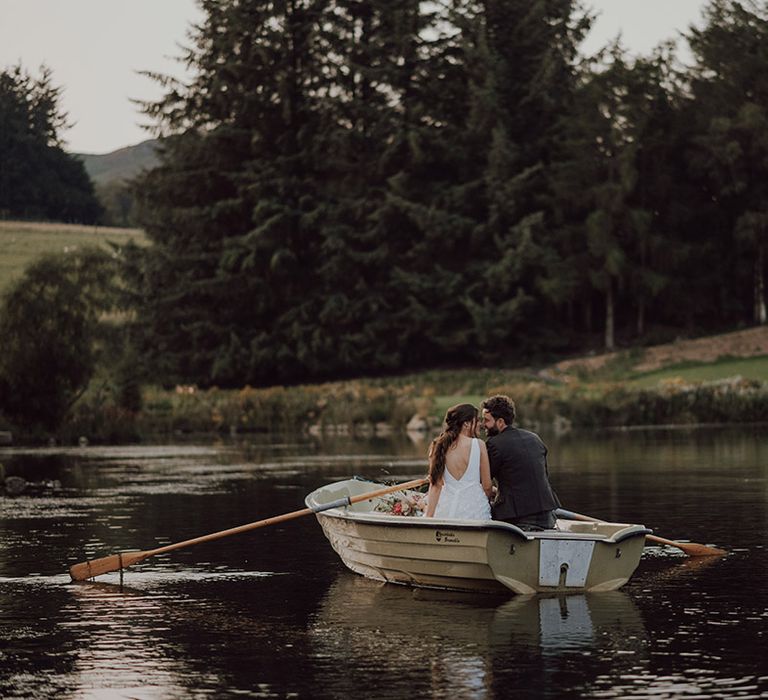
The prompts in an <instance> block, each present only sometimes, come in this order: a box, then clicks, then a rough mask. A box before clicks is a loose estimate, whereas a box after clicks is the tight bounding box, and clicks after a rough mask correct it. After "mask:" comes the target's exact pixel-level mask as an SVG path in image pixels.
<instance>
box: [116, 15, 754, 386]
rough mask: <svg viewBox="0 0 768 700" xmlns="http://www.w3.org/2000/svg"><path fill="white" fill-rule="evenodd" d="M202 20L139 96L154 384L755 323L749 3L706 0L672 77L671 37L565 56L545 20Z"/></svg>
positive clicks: (492, 357) (504, 353)
mask: <svg viewBox="0 0 768 700" xmlns="http://www.w3.org/2000/svg"><path fill="white" fill-rule="evenodd" d="M202 9H203V11H204V19H203V21H202V22H201V23H200V24H199V26H197V27H196V28H195V29H194V30H193V32H192V35H191V37H190V39H191V45H190V47H189V49H187V50H186V53H185V55H184V56H183V57H182V58H183V60H184V61H185V62H186V63H187V64H188V65H189V66H190V67H191V68H192V71H193V77H192V79H191V80H190V81H189V83H187V84H183V85H182V84H179V83H177V82H175V81H173V80H171V79H167V78H163V77H162V76H154V77H156V78H158V80H159V81H160V83H161V85H162V86H163V87H164V88H165V95H164V97H163V98H161V99H160V100H158V101H157V102H155V103H149V104H146V105H145V112H146V114H147V115H148V116H149V117H150V118H152V119H154V120H155V122H156V125H157V130H158V134H162V135H163V137H162V138H160V139H159V142H158V151H157V153H158V158H159V165H158V167H157V168H155V169H153V170H152V171H150V172H149V173H146V174H145V175H144V176H143V177H142V178H141V180H140V183H139V186H138V190H137V194H136V200H135V205H136V209H135V211H138V217H139V220H140V222H141V224H142V225H143V226H144V227H145V228H146V231H147V235H148V236H149V238H150V240H151V241H152V244H153V245H152V246H151V247H150V248H149V249H147V250H146V251H143V252H138V253H137V254H136V255H135V256H133V257H132V261H131V265H132V273H135V274H132V279H133V281H134V283H135V286H134V292H135V300H136V303H137V305H138V306H137V309H138V314H139V324H140V330H141V344H140V350H141V353H140V354H141V356H142V357H143V358H146V360H147V364H148V365H149V366H151V367H152V369H153V379H154V381H156V382H158V383H163V384H174V383H179V384H186V383H194V384H196V385H199V386H201V387H210V386H214V385H215V386H222V387H240V386H243V385H245V384H250V385H258V386H265V385H270V384H288V383H291V384H292V383H299V382H306V381H310V380H312V381H322V380H326V379H334V378H345V377H354V376H360V375H361V374H366V375H370V374H392V373H395V372H401V371H403V370H415V369H419V368H425V367H450V366H466V365H468V364H477V363H479V362H484V363H489V362H497V363H504V364H508V363H512V362H516V363H520V362H522V361H527V360H530V359H531V358H540V357H541V355H542V354H544V353H550V354H551V353H574V352H579V351H583V350H584V349H585V348H589V347H594V346H596V345H599V344H602V345H604V346H607V347H608V348H612V347H614V346H620V345H622V344H630V343H631V344H643V343H644V342H646V341H647V340H648V339H650V338H651V337H652V334H653V333H655V332H658V329H660V328H661V329H672V328H674V329H676V331H677V334H678V335H680V334H693V333H702V332H706V331H708V332H717V331H720V330H723V329H725V328H733V327H735V326H738V325H740V324H744V323H746V322H753V321H754V322H757V323H762V322H764V320H765V319H766V311H765V283H764V279H765V272H766V270H765V266H766V255H765V248H766V246H765V236H766V231H768V225H767V224H766V222H768V205H766V201H768V192H767V191H766V190H765V188H766V184H765V183H766V182H768V177H766V173H765V172H764V170H765V162H766V143H765V138H766V137H765V133H766V132H768V130H766V129H765V126H766V125H767V124H768V121H767V120H766V115H765V109H764V106H763V105H764V103H765V99H764V98H765V95H766V94H768V91H767V89H766V79H765V76H766V75H768V65H767V63H768V62H767V61H766V58H768V54H767V53H766V50H765V46H767V45H768V42H766V41H765V40H764V39H765V38H766V37H765V36H763V35H764V34H765V33H766V30H765V27H766V14H765V11H764V8H762V6H760V5H758V4H753V3H749V4H743V3H737V2H733V1H731V0H714V1H713V2H712V4H711V8H710V11H709V13H708V15H707V24H706V26H704V27H703V28H702V29H701V30H696V31H695V32H692V45H693V48H694V54H695V58H696V65H695V66H693V67H692V68H691V69H690V70H683V69H682V68H681V66H680V64H679V63H678V62H677V59H676V57H675V49H674V45H673V44H671V43H670V44H664V45H661V46H660V47H658V48H657V49H656V50H655V51H653V52H652V53H651V55H650V56H647V57H630V56H628V54H627V52H626V51H625V50H624V49H623V48H622V47H621V45H620V44H619V43H618V42H617V43H614V44H611V45H610V46H608V47H606V48H605V49H604V50H602V51H600V52H598V54H597V55H595V56H593V57H589V58H586V59H582V58H581V57H579V55H578V46H579V43H580V41H581V39H582V38H583V37H584V34H585V33H586V32H587V31H588V29H589V27H590V24H591V17H590V16H588V15H585V14H584V10H583V8H582V6H581V4H580V3H577V2H574V1H571V0H557V1H553V2H533V3H531V2H530V1H529V0H507V1H505V2H497V1H493V2H484V3H473V2H464V1H456V2H448V3H442V4H439V3H438V4H435V3H422V2H418V1H417V0H403V1H402V2H391V1H390V0H371V1H370V2H365V3H360V2H354V3H352V2H341V1H337V0H332V1H331V2H323V3H316V2H314V1H312V0H297V1H296V2H292V3H269V2H265V1H263V0H243V1H242V2H238V3H226V2H221V1H220V0H206V1H204V2H203V3H202ZM736 45H737V46H744V47H746V48H747V49H748V50H746V51H732V50H731V48H732V46H736ZM115 196H116V199H115V202H116V204H115V207H114V208H113V209H114V211H113V215H114V216H116V217H117V216H118V215H119V216H122V215H125V216H127V215H128V214H125V213H124V214H119V211H120V206H121V205H120V204H119V201H118V200H119V194H118V193H115ZM126 206H127V204H126ZM126 211H127V209H126ZM133 211H134V210H131V214H130V215H131V216H133ZM115 220H118V219H115ZM747 279H749V280H751V281H750V282H749V283H746V282H745V281H744V280H747Z"/></svg>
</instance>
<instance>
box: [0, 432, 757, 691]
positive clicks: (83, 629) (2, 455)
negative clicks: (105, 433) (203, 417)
mask: <svg viewBox="0 0 768 700" xmlns="http://www.w3.org/2000/svg"><path fill="white" fill-rule="evenodd" d="M547 441H548V443H549V446H550V451H551V454H552V456H553V463H552V473H553V480H554V481H555V483H556V487H557V489H558V492H559V495H560V497H561V499H562V500H563V502H564V503H567V504H568V505H567V507H570V508H572V509H573V510H577V511H579V512H583V513H589V514H593V515H598V516H606V517H619V516H620V518H621V519H622V520H623V521H637V522H643V523H644V524H646V525H647V526H649V527H653V528H654V529H655V531H656V534H658V535H660V536H663V537H668V538H670V539H676V538H678V537H680V538H687V539H690V540H693V541H699V542H705V543H708V542H713V543H714V544H716V545H719V546H724V547H725V548H727V549H728V550H729V552H730V553H729V554H728V555H727V556H725V557H719V558H706V559H688V558H685V557H683V556H682V555H681V554H680V553H679V552H677V551H675V550H668V549H663V548H653V547H651V548H647V549H646V552H645V555H644V557H643V560H642V561H641V563H640V567H639V568H638V571H637V572H636V574H635V576H634V577H633V579H632V580H631V581H630V582H629V584H628V585H627V586H626V587H625V588H623V589H622V590H621V591H618V592H614V593H610V594H592V595H586V596H583V595H582V596H579V595H576V596H571V597H568V598H565V599H560V598H548V597H545V596H542V597H539V598H508V597H504V598H488V597H486V596H483V597H476V596H474V597H473V596H468V595H466V594H456V593H444V592H443V593H441V592H438V591H423V590H422V591H418V590H417V591H414V590H411V589H407V588H401V587H397V586H391V585H387V586H382V585H381V584H378V583H375V582H372V581H368V580H366V579H363V578H361V577H357V576H355V575H354V574H351V573H349V572H348V571H346V570H345V569H344V568H343V565H342V564H341V563H340V562H339V560H338V557H337V556H336V554H335V553H334V552H333V550H332V549H331V548H330V547H329V546H328V544H327V541H326V540H325V538H324V537H323V534H322V531H321V530H320V528H319V527H318V524H317V522H316V521H315V520H314V519H313V518H311V517H308V518H302V519H297V520H296V521H292V522H291V524H289V525H286V526H285V527H282V526H280V527H274V528H265V529H262V530H257V531H254V532H252V533H249V534H247V535H243V536H238V537H233V538H227V539H226V540H221V541H219V542H217V543H212V544H209V545H201V546H200V547H194V548H189V549H185V550H180V551H178V552H175V553H173V554H172V555H169V556H167V557H165V556H161V557H155V558H152V559H151V560H148V561H147V562H146V563H145V564H143V565H141V566H138V567H132V568H131V569H129V570H128V571H127V572H126V576H125V583H126V586H127V587H126V588H123V589H122V590H121V589H120V587H119V585H117V584H118V583H119V577H118V576H117V575H115V576H113V577H109V576H108V577H104V580H105V581H110V582H112V584H114V585H106V586H105V585H103V584H99V585H96V586H93V585H91V584H89V585H86V586H77V585H71V584H70V583H69V577H68V576H67V575H66V574H65V573H64V572H66V569H67V567H68V566H69V565H70V564H72V563H75V562H78V561H83V560H84V559H86V558H90V557H92V556H102V555H104V554H107V553H111V552H114V551H117V550H120V549H132V548H133V549H135V548H141V549H148V548H151V547H152V546H156V545H159V544H165V543H168V542H175V541H181V540H184V539H188V538H189V537H193V536H197V535H201V534H204V533H206V532H213V531H217V530H222V529H226V528H228V527H232V526H234V525H239V524H242V523H246V522H251V521H254V520H257V519H260V518H262V517H267V516H270V515H275V514H278V513H282V512H288V511H293V510H296V509H297V508H301V507H302V506H303V498H304V495H305V494H306V493H308V492H310V491H312V490H313V489H315V488H317V487H319V486H321V485H323V484H326V483H328V482H329V481H331V480H333V479H341V478H348V477H349V476H351V475H353V474H360V475H362V476H365V477H370V478H395V477H397V476H402V477H403V478H412V477H413V476H415V475H417V474H419V473H422V471H421V470H422V469H423V467H424V453H425V449H423V448H422V447H421V446H417V445H413V444H411V443H409V442H408V440H407V438H404V440H403V441H401V442H400V443H398V442H397V441H388V440H378V441H373V440H372V441H368V442H359V441H355V440H352V439H346V438H344V439H340V438H335V439H333V440H321V441H314V440H303V439H299V440H296V441H294V440H292V439H291V440H289V439H275V438H268V437H267V438H264V439H263V440H254V441H252V442H246V441H243V442H233V441H229V440H222V441H220V442H216V443H214V444H202V445H195V444H184V445H172V446H168V445H163V446H153V445H147V446H137V447H117V448H101V447H88V448H85V449H81V448H74V449H64V450H62V449H60V448H55V449H47V448H46V449H44V450H14V449H8V448H0V461H2V462H3V463H4V464H5V465H6V467H7V473H8V474H17V475H19V476H22V477H25V478H26V479H27V480H29V481H36V482H40V481H47V480H59V481H60V482H61V490H60V491H56V492H49V491H39V492H34V493H29V494H27V493H24V494H22V495H21V496H19V497H17V498H13V499H12V498H3V497H0V543H2V546H1V547H0V696H1V697H3V698H5V697H8V698H17V697H18V698H25V699H26V698H36V697H63V698H83V697H94V698H104V697H124V696H135V697H141V698H153V697H162V698H186V697H201V696H204V695H211V696H213V697H228V696H233V695H236V694H238V695H239V694H244V695H247V696H266V697H287V696H292V695H295V696H299V697H332V698H337V697H346V696H351V695H352V694H355V695H357V694H361V693H362V694H364V695H365V696H366V697H387V698H388V697H390V696H392V695H405V696H418V697H422V696H423V697H436V698H441V697H446V698H447V697H451V698H454V697H479V698H482V697H500V698H501V697H511V696H520V697H531V696H538V697H552V698H560V697H602V698H625V697H648V696H653V697H654V698H675V697H680V696H681V695H686V694H688V695H699V696H707V697H736V696H747V695H750V694H751V695H753V696H760V695H761V694H762V695H765V693H766V692H768V676H766V675H765V674H764V673H763V672H762V670H761V669H763V668H764V663H765V662H764V659H763V656H764V649H763V645H762V642H763V640H764V637H765V629H766V622H767V621H768V612H766V611H768V597H767V596H768V593H767V590H768V589H766V587H765V586H763V585H762V582H763V581H764V580H765V579H766V577H768V550H767V549H766V545H765V542H766V538H767V537H768V529H767V528H768V507H766V504H768V499H767V498H766V495H767V494H768V491H767V490H766V489H767V488H768V486H767V485H768V435H767V434H766V433H765V431H763V432H759V431H751V430H746V431H742V432H736V431H716V430H704V431H699V432H693V431H667V432H664V431H660V432H646V433H642V434H637V433H626V434H608V433H601V434H596V435H592V436H584V435H576V434H571V435H568V436H565V437H563V438H559V439H548V440H547ZM34 574H37V575H34ZM47 574H51V575H47ZM53 574H55V575H53Z"/></svg>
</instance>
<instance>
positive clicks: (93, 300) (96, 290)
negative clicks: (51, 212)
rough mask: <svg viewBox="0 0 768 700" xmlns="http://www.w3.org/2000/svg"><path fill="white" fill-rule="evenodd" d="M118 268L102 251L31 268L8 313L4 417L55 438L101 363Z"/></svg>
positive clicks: (0, 324) (1, 374) (0, 396)
mask: <svg viewBox="0 0 768 700" xmlns="http://www.w3.org/2000/svg"><path fill="white" fill-rule="evenodd" d="M114 273H115V263H114V260H113V258H112V257H111V256H109V255H107V254H106V253H105V252H104V251H102V250H98V249H84V250H82V251H78V252H77V253H76V254H75V253H73V254H65V255H49V256H45V257H42V258H40V259H39V260H38V261H37V262H35V263H34V264H32V265H31V266H30V267H29V268H27V270H26V272H25V274H24V276H23V277H22V278H21V279H20V280H19V281H18V282H17V283H16V284H15V285H14V286H13V287H12V288H11V289H10V290H9V291H8V292H7V293H6V294H5V296H4V298H3V303H2V307H0V337H2V338H3V352H2V355H0V411H1V412H2V413H3V414H4V415H5V416H6V417H7V418H8V419H9V420H11V421H12V422H13V423H15V424H16V425H18V426H20V427H21V428H23V429H29V430H31V429H35V428H38V427H39V428H43V429H46V430H55V429H56V428H57V426H58V425H59V424H60V423H61V421H62V420H63V418H64V417H65V415H66V414H67V412H68V411H69V410H70V408H71V407H72V405H73V404H74V402H75V401H76V399H77V398H78V397H79V396H80V394H81V393H82V392H83V391H84V390H85V388H86V387H87V385H88V382H89V380H90V378H91V376H92V374H93V372H94V369H95V366H96V361H97V352H98V350H97V348H96V345H95V341H96V332H97V327H98V322H99V316H100V314H101V313H102V312H103V311H105V310H108V309H109V308H110V307H111V306H112V305H113V303H114V300H115V299H114V295H113V294H112V293H111V285H112V281H113V277H114Z"/></svg>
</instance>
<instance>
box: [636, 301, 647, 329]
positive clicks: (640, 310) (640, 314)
mask: <svg viewBox="0 0 768 700" xmlns="http://www.w3.org/2000/svg"><path fill="white" fill-rule="evenodd" d="M643 333H645V302H644V301H643V300H642V299H641V300H640V303H639V305H638V307H637V337H638V338H642V337H643Z"/></svg>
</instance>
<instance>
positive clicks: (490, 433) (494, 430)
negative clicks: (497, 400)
mask: <svg viewBox="0 0 768 700" xmlns="http://www.w3.org/2000/svg"><path fill="white" fill-rule="evenodd" d="M485 434H486V435H487V436H488V437H493V436H494V435H498V434H499V429H498V428H497V427H496V426H495V425H494V426H493V427H491V428H486V429H485Z"/></svg>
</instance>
